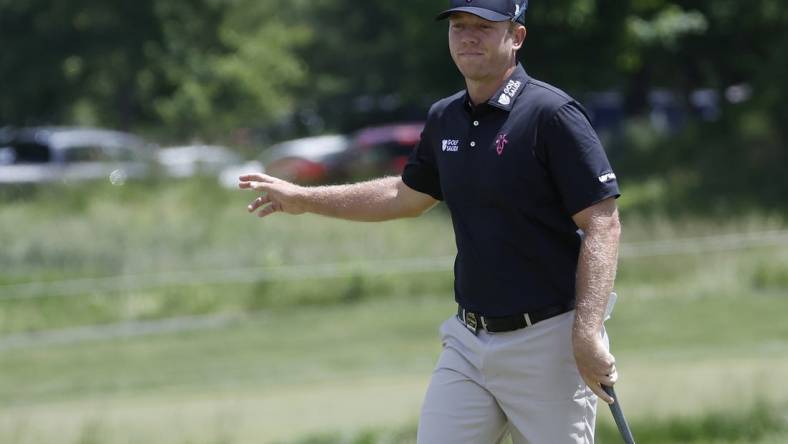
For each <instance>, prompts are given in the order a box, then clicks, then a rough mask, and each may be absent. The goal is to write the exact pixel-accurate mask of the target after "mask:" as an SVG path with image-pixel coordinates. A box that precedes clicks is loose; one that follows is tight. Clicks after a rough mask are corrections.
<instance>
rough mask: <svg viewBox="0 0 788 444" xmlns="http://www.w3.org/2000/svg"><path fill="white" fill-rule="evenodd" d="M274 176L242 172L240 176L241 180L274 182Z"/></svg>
mask: <svg viewBox="0 0 788 444" xmlns="http://www.w3.org/2000/svg"><path fill="white" fill-rule="evenodd" d="M272 179H273V178H272V177H271V176H269V175H267V174H263V173H252V174H242V175H241V176H240V177H238V180H239V181H240V182H273V180H272Z"/></svg>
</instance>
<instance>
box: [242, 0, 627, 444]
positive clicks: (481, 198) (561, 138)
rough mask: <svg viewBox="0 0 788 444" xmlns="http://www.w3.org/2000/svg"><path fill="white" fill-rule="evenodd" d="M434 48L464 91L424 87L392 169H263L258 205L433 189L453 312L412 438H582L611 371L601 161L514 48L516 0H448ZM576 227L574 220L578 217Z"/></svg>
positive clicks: (429, 200) (409, 199)
mask: <svg viewBox="0 0 788 444" xmlns="http://www.w3.org/2000/svg"><path fill="white" fill-rule="evenodd" d="M451 6H452V7H451V9H449V10H447V11H445V12H443V13H442V14H440V15H439V16H438V19H445V18H448V19H449V50H450V52H451V55H452V58H453V59H454V62H455V64H456V65H457V68H458V69H459V71H460V72H461V73H462V75H463V76H464V78H465V82H466V87H467V89H466V90H465V91H462V92H460V93H457V94H455V95H453V96H451V97H448V98H445V99H443V100H440V101H438V102H437V103H435V104H434V105H433V106H432V108H431V110H430V112H429V114H428V118H427V123H426V126H425V129H424V131H423V133H422V136H421V140H420V142H419V144H418V145H417V146H416V148H415V149H414V151H413V153H412V155H411V157H410V160H409V162H408V164H407V166H406V167H405V170H404V173H403V175H402V177H387V178H382V179H378V180H373V181H369V182H364V183H357V184H350V185H338V186H325V187H314V188H304V187H300V186H296V185H293V184H290V183H287V182H284V181H282V180H279V179H276V178H273V177H270V176H267V175H264V174H252V175H246V176H241V178H240V181H241V182H240V187H241V188H243V189H251V190H255V191H260V192H262V193H263V194H262V195H261V196H260V197H258V198H257V199H255V200H254V201H253V202H252V203H251V204H250V205H249V207H248V210H249V211H250V212H254V211H258V214H259V216H261V217H265V216H268V215H270V214H272V213H275V212H285V213H289V214H300V213H304V212H311V213H317V214H322V215H326V216H332V217H339V218H343V219H350V220H358V221H382V220H388V219H394V218H400V217H414V216H418V215H420V214H422V213H423V212H425V211H427V210H428V209H429V208H431V207H432V206H434V205H435V204H436V203H437V202H438V201H441V200H443V201H445V202H446V204H447V205H448V207H449V210H450V212H451V215H452V221H453V224H454V231H455V237H456V242H457V251H458V252H457V259H456V262H455V299H456V301H457V303H458V304H459V308H458V314H457V316H452V317H451V318H450V319H448V320H447V321H446V322H444V323H443V325H442V327H441V339H442V342H443V346H444V347H443V352H442V353H441V356H440V359H439V362H438V365H437V367H436V369H435V371H434V373H433V376H432V379H431V381H430V385H429V388H428V390H427V394H426V397H425V400H424V405H423V407H422V413H421V418H420V422H419V431H418V442H419V443H423V444H442V443H446V444H449V443H451V444H486V443H494V442H498V441H499V440H500V439H501V438H502V437H503V436H504V435H505V434H506V433H507V431H508V432H510V433H511V435H512V438H513V440H514V442H515V443H517V444H519V443H537V444H538V443H543V444H557V443H592V442H593V439H594V437H593V434H594V422H595V415H596V399H597V398H596V397H597V396H599V397H600V398H602V399H603V400H604V401H606V402H612V399H611V398H610V397H609V396H608V395H607V394H606V393H605V392H604V391H603V390H602V388H601V385H602V384H604V385H613V384H614V383H615V382H616V379H617V375H616V369H615V365H614V359H613V356H612V355H611V354H610V353H609V352H608V347H607V337H606V336H605V332H604V327H603V321H604V316H605V310H606V306H607V300H608V295H609V294H610V293H611V290H612V287H613V281H614V278H615V271H616V262H617V251H618V239H619V232H620V227H619V222H618V212H617V209H616V205H615V198H616V197H618V195H619V191H618V186H617V184H616V176H615V174H614V173H613V171H612V170H611V169H610V165H609V163H608V161H607V158H606V156H605V153H604V150H603V149H602V147H601V145H600V143H599V139H598V138H597V136H596V134H595V133H594V131H593V129H592V128H591V126H590V124H589V123H588V119H587V117H586V115H585V114H584V112H583V110H582V108H581V107H580V105H579V104H578V103H577V102H575V101H574V100H573V99H572V98H571V97H569V96H567V95H566V94H565V93H563V92H562V91H560V90H558V89H556V88H554V87H552V86H550V85H548V84H546V83H543V82H539V81H537V80H534V79H531V78H530V77H529V76H528V75H527V74H526V73H525V70H524V69H523V67H522V66H521V65H519V64H517V59H516V54H517V51H518V50H519V49H520V48H521V47H522V45H523V42H524V40H525V36H526V28H525V26H524V25H523V22H524V20H523V19H522V16H523V13H524V12H525V9H526V6H527V1H524V2H522V3H516V2H514V1H513V0H452V1H451ZM578 229H579V230H578Z"/></svg>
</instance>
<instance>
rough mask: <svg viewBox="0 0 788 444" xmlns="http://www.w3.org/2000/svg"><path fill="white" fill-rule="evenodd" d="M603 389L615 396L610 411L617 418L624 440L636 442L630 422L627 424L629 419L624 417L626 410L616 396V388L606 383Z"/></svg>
mask: <svg viewBox="0 0 788 444" xmlns="http://www.w3.org/2000/svg"><path fill="white" fill-rule="evenodd" d="M602 390H604V391H605V393H607V394H608V395H610V396H612V397H613V403H612V404H610V412H611V413H612V414H613V419H615V420H616V426H618V432H619V433H620V434H621V437H622V438H623V439H624V442H625V443H626V444H635V438H633V437H632V431H631V430H629V424H627V419H626V418H625V417H624V412H623V411H622V410H621V404H620V403H619V402H618V396H616V392H615V390H613V387H609V386H606V385H603V386H602Z"/></svg>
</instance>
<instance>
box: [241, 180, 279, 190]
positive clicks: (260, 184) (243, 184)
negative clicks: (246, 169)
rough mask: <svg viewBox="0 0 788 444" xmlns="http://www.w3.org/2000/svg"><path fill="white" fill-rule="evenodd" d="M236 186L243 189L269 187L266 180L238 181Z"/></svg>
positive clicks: (266, 188) (264, 188)
mask: <svg viewBox="0 0 788 444" xmlns="http://www.w3.org/2000/svg"><path fill="white" fill-rule="evenodd" d="M238 187H239V188H241V189H245V190H254V191H270V190H271V187H270V185H269V183H267V182H239V183H238Z"/></svg>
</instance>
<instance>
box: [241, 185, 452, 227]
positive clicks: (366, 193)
mask: <svg viewBox="0 0 788 444" xmlns="http://www.w3.org/2000/svg"><path fill="white" fill-rule="evenodd" d="M239 180H240V182H239V187H240V188H241V189H247V190H253V191H258V192H261V193H263V194H262V195H261V196H260V197H258V198H257V199H255V200H253V201H252V203H251V204H249V206H248V207H247V209H248V210H249V212H250V213H251V212H254V211H256V210H259V211H258V212H257V214H258V216H260V217H265V216H268V215H270V214H273V213H275V212H284V213H288V214H301V213H315V214H320V215H323V216H329V217H336V218H340V219H347V220H355V221H365V222H376V221H384V220H390V219H398V218H402V217H416V216H419V215H421V214H422V213H424V212H425V211H427V210H428V209H430V208H432V207H433V206H434V205H435V204H436V203H437V202H438V201H437V200H435V199H434V198H432V197H431V196H429V195H427V194H424V193H420V192H418V191H415V190H413V189H412V188H410V187H408V186H407V185H405V183H404V182H403V181H402V178H400V177H384V178H381V179H375V180H371V181H367V182H359V183H354V184H348V185H330V186H320V187H303V186H299V185H295V184H293V183H290V182H286V181H284V180H281V179H277V178H275V177H273V176H268V175H266V174H247V175H244V176H241V177H240V178H239Z"/></svg>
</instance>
